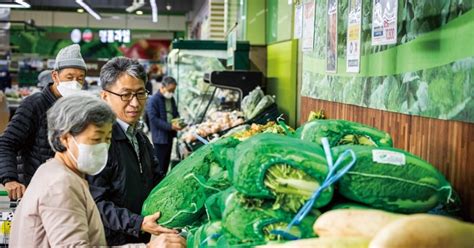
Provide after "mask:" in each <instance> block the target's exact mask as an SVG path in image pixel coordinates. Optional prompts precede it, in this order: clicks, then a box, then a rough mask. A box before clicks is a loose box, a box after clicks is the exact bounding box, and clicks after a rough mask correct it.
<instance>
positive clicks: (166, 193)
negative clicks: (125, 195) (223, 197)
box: [142, 139, 235, 227]
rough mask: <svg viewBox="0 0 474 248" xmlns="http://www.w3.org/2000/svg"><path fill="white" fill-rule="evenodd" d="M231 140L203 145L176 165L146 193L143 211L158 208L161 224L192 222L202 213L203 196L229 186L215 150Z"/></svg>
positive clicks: (228, 143)
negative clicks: (147, 194)
mask: <svg viewBox="0 0 474 248" xmlns="http://www.w3.org/2000/svg"><path fill="white" fill-rule="evenodd" d="M232 142H234V140H231V139H229V140H221V141H219V142H216V143H215V144H209V145H206V146H203V147H201V148H200V149H198V150H197V151H195V152H194V153H192V154H191V156H189V157H188V158H187V159H185V160H183V161H181V163H179V164H178V165H176V167H175V168H174V169H173V170H172V171H171V173H170V174H169V175H168V176H166V177H165V178H164V179H163V181H161V182H160V183H159V184H158V185H157V186H156V187H155V188H154V189H153V190H152V192H151V193H150V194H149V196H148V198H147V199H146V200H145V202H144V204H143V207H142V215H144V216H146V215H150V214H153V213H156V212H157V211H160V212H161V217H160V224H161V225H163V226H166V227H185V226H188V225H191V224H192V223H193V222H194V221H195V220H197V219H198V218H199V217H200V216H201V215H202V214H203V213H204V212H203V207H204V203H205V201H206V199H207V198H208V197H209V196H210V195H212V194H214V193H216V192H219V191H221V190H224V189H226V188H228V187H229V186H230V180H229V178H228V174H227V171H226V169H225V167H222V166H221V165H220V163H219V160H218V159H217V156H219V153H218V152H216V151H224V150H225V149H223V148H220V147H221V146H229V147H230V146H231V144H234V143H232ZM234 145H235V144H234ZM170 199H173V200H170Z"/></svg>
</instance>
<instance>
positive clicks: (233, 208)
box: [222, 191, 316, 245]
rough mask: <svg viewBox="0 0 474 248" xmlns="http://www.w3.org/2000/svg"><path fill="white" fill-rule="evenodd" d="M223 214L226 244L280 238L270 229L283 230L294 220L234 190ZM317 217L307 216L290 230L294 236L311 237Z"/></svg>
mask: <svg viewBox="0 0 474 248" xmlns="http://www.w3.org/2000/svg"><path fill="white" fill-rule="evenodd" d="M225 200H226V201H225V204H226V207H225V210H224V212H223V213H222V227H223V228H224V229H225V230H226V232H225V233H224V238H225V239H226V240H227V243H228V244H229V245H235V244H240V243H242V241H245V243H248V244H261V243H265V242H266V241H270V240H278V239H280V238H279V237H277V236H276V235H275V234H273V233H272V231H273V230H281V229H285V228H286V226H287V225H288V223H289V222H290V221H291V219H292V218H293V215H292V214H291V213H288V212H285V211H282V210H280V209H275V208H273V207H272V204H271V203H270V202H266V201H263V200H255V199H248V198H246V197H244V196H243V195H241V194H240V193H238V192H236V191H234V192H232V191H231V193H230V194H229V195H228V196H227V198H226V199H225ZM315 220H316V216H313V215H308V216H307V217H306V218H305V219H304V220H303V222H302V223H301V224H300V225H298V226H294V227H292V228H291V229H290V231H289V232H290V233H291V234H292V235H294V236H296V237H313V236H314V234H313V231H312V223H314V221H315Z"/></svg>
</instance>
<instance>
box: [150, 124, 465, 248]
mask: <svg viewBox="0 0 474 248" xmlns="http://www.w3.org/2000/svg"><path fill="white" fill-rule="evenodd" d="M242 127H243V128H241V129H240V130H238V131H235V132H229V133H228V134H227V135H226V137H223V138H220V139H217V140H216V141H214V142H211V143H209V144H207V145H204V146H202V147H201V148H199V149H198V150H197V151H195V152H194V153H193V154H192V155H191V156H190V157H188V158H187V159H185V160H183V161H181V162H180V163H179V164H178V165H177V166H176V167H175V168H174V169H173V170H172V171H171V173H170V174H169V175H168V176H167V177H166V178H165V179H164V180H163V181H162V182H160V183H159V184H158V185H157V186H156V187H155V188H154V189H153V191H152V192H151V193H150V195H149V196H148V198H147V200H146V201H145V203H144V205H143V209H142V214H143V215H149V214H153V213H155V212H157V211H160V212H161V213H162V216H161V218H160V220H159V223H160V225H163V226H165V227H168V228H184V229H185V230H187V231H188V233H189V236H188V240H187V242H188V247H255V246H259V245H267V246H262V247H369V246H370V247H387V246H388V245H387V244H390V243H395V241H393V240H390V239H389V238H392V239H396V238H399V239H400V240H397V241H396V242H401V243H400V244H402V245H400V246H399V247H451V246H449V245H445V244H447V243H443V242H445V241H444V240H448V239H449V238H451V239H458V240H456V242H457V243H453V244H459V247H469V246H465V244H468V243H469V242H471V246H470V247H472V245H473V244H474V243H472V241H471V240H470V239H469V238H470V237H474V233H472V232H473V229H472V224H465V223H462V222H459V221H456V220H453V219H450V218H448V217H437V216H431V215H427V214H422V213H427V212H430V213H435V212H437V213H443V214H452V213H453V212H455V211H453V212H450V211H449V210H452V209H459V204H460V203H459V199H458V197H457V194H456V192H454V191H453V189H452V187H451V185H450V184H449V182H448V181H447V180H446V179H445V177H444V176H443V175H442V174H441V173H440V172H439V171H438V170H436V169H435V168H434V167H433V166H432V165H430V164H429V163H428V162H426V161H424V160H422V159H421V158H419V157H416V156H414V155H412V154H410V153H408V152H405V151H402V150H399V149H395V148H391V147H390V146H391V145H392V139H391V138H390V136H389V135H388V134H387V133H385V132H383V131H380V130H377V129H375V128H372V127H368V126H365V125H362V124H358V123H353V122H347V121H341V120H321V119H317V120H313V121H311V122H309V123H307V124H305V125H304V126H303V127H302V128H300V129H297V131H296V132H292V131H291V130H288V127H286V126H285V125H284V124H283V123H281V122H278V123H274V122H270V123H267V124H266V125H253V126H251V127H247V126H242ZM323 135H326V137H327V138H328V141H329V143H331V148H330V149H328V148H327V147H322V146H321V145H320V141H318V140H317V139H318V138H317V137H321V138H322V137H324V136H323ZM347 135H358V136H360V137H358V139H361V138H362V137H365V138H367V140H370V145H369V146H367V144H364V145H362V144H360V143H361V142H352V144H351V145H346V143H345V142H341V139H342V140H346V138H347ZM348 143H351V142H348ZM354 143H356V144H354ZM357 143H359V144H357ZM362 143H364V142H362ZM325 151H326V152H325ZM348 151H352V152H353V153H354V156H355V163H354V164H353V166H352V167H348V168H350V169H349V170H348V171H347V172H346V173H345V174H342V175H341V177H340V178H339V180H338V181H332V182H333V183H334V184H332V185H330V186H329V187H328V188H326V189H325V190H323V191H321V192H322V193H321V194H320V195H319V198H316V199H315V201H314V203H312V205H307V206H305V204H307V203H308V199H310V197H312V196H313V195H314V193H315V192H316V191H317V189H318V188H320V187H322V185H325V183H326V182H327V180H328V178H329V177H331V175H334V174H333V171H334V169H333V168H332V163H334V161H336V160H338V158H339V156H341V154H342V153H344V152H346V153H347V152H348ZM329 154H330V155H329ZM353 159H354V158H353ZM328 160H329V161H331V162H328ZM339 162H341V164H343V165H344V164H349V158H346V159H339ZM331 168H332V169H331ZM330 172H331V173H330ZM311 202H312V201H311ZM302 206H305V208H302ZM302 209H307V210H309V211H308V212H307V213H306V214H303V213H302V212H301V210H302ZM445 210H448V211H445ZM443 211H445V212H443ZM321 213H322V214H321ZM407 214H408V215H407ZM410 214H413V215H410ZM295 217H298V220H299V221H298V222H299V223H298V224H294V222H293V221H295V220H296V219H294V218H295ZM396 223H398V224H396ZM400 223H401V224H400ZM430 223H431V224H430ZM441 223H444V224H445V226H447V227H446V228H445V227H443V228H444V229H437V228H436V226H440V225H441ZM395 224H396V225H397V228H393V227H392V229H389V227H390V226H392V225H395ZM426 225H431V226H432V227H433V228H424V226H426ZM405 226H415V227H416V228H417V229H416V230H421V229H423V228H424V230H423V231H426V233H423V234H422V235H420V237H428V236H429V235H434V236H435V237H440V239H439V240H438V241H436V242H439V243H436V244H443V245H442V246H433V245H432V244H435V243H427V242H429V241H428V239H427V238H426V240H425V238H420V239H416V238H414V237H413V235H411V236H408V232H406V233H403V231H404V230H407V229H408V228H405ZM431 226H430V227H431ZM451 227H452V229H450V228H451ZM395 229H396V230H397V234H396V235H393V234H390V233H395ZM448 229H449V230H448ZM386 230H388V231H386ZM416 230H415V229H413V230H411V233H412V234H413V233H417V234H418V232H419V231H416ZM453 230H454V231H453ZM387 233H389V234H387ZM458 233H459V234H458ZM425 234H426V236H423V235H425ZM460 234H462V235H460ZM404 235H405V236H404ZM443 235H444V236H443ZM467 236H469V238H465V237H467ZM315 237H318V238H315ZM294 238H298V239H300V240H297V241H291V240H292V239H294ZM403 239H406V240H408V241H407V243H403V242H405V241H403ZM410 242H412V243H410ZM406 244H413V245H412V246H407V245H406ZM425 244H427V245H425ZM430 245H431V246H430Z"/></svg>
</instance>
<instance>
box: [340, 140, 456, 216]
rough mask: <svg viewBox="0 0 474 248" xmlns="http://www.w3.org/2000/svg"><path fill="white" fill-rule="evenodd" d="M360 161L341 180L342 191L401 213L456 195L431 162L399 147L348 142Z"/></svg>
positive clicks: (417, 210) (425, 208)
mask: <svg viewBox="0 0 474 248" xmlns="http://www.w3.org/2000/svg"><path fill="white" fill-rule="evenodd" d="M347 149H351V150H353V151H354V152H355V154H356V156H357V162H356V164H355V165H354V166H353V167H352V168H351V170H350V171H349V172H347V173H346V174H345V175H344V176H343V177H342V178H341V179H340V180H339V193H340V194H341V195H343V196H344V197H346V198H348V199H350V200H353V201H356V202H360V203H364V204H366V205H368V206H371V207H374V208H379V209H384V210H387V211H393V212H400V213H422V212H426V211H429V210H431V209H433V208H434V207H436V206H437V205H438V204H441V203H446V202H449V201H450V200H451V199H453V194H452V192H453V189H452V187H451V185H450V184H449V182H448V181H447V180H446V179H445V177H444V176H443V175H442V174H441V173H440V172H439V171H438V170H437V169H436V168H434V167H433V166H432V165H431V164H429V163H428V162H426V161H424V160H422V159H420V158H419V157H417V156H414V155H412V154H410V153H408V152H405V151H402V150H398V149H395V148H374V147H366V146H356V145H347V146H340V147H335V148H333V149H332V151H333V154H334V155H335V156H337V155H339V154H341V153H342V152H344V151H345V150H347Z"/></svg>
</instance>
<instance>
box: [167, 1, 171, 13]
mask: <svg viewBox="0 0 474 248" xmlns="http://www.w3.org/2000/svg"><path fill="white" fill-rule="evenodd" d="M166 10H168V11H170V10H171V4H169V3H168V4H166Z"/></svg>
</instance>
